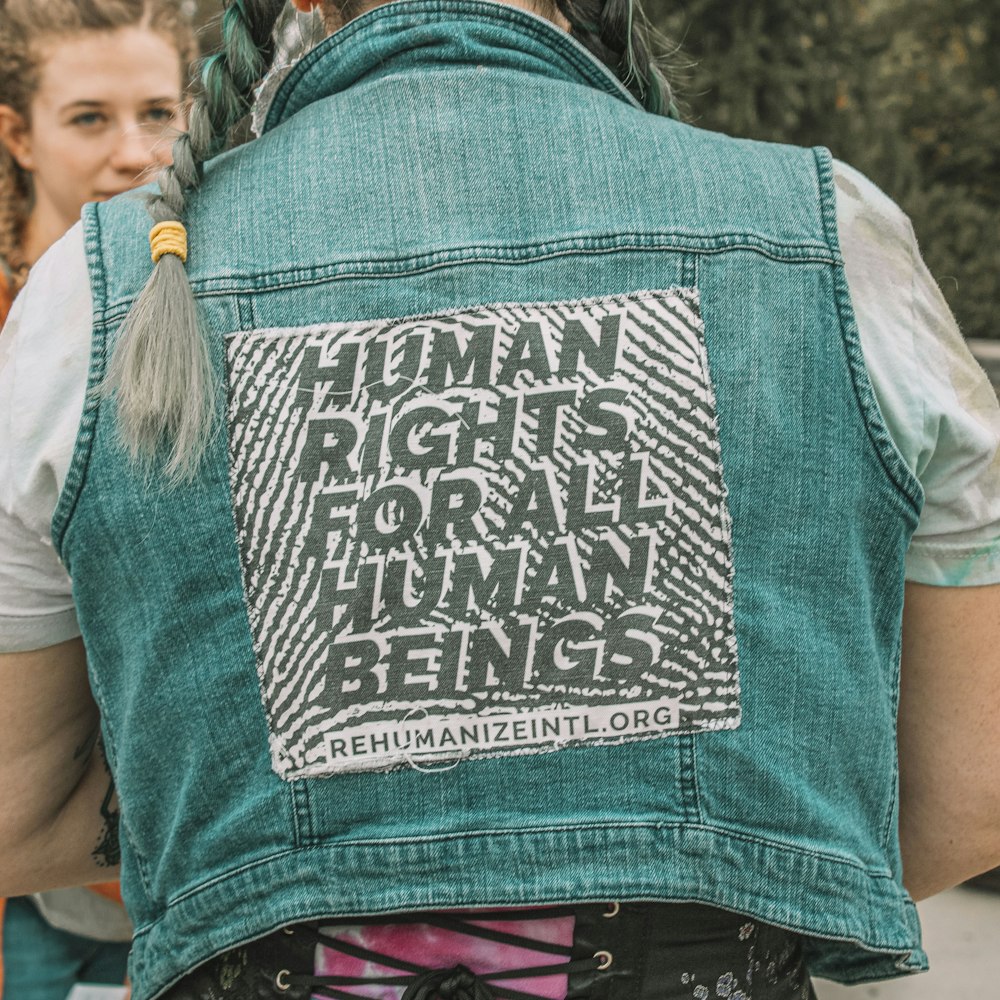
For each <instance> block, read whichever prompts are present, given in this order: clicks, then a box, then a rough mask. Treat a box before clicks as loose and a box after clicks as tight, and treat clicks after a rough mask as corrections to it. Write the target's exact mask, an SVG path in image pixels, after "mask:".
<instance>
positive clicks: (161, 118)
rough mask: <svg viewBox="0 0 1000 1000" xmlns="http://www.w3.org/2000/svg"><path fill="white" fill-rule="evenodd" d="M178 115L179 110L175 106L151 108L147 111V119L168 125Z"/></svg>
mask: <svg viewBox="0 0 1000 1000" xmlns="http://www.w3.org/2000/svg"><path fill="white" fill-rule="evenodd" d="M176 117H177V111H176V110H175V109H174V108H170V107H162V108H150V109H149V110H148V111H147V112H146V119H147V120H148V121H151V122H158V123H160V124H163V125H168V124H169V123H170V122H172V121H173V120H174V118H176Z"/></svg>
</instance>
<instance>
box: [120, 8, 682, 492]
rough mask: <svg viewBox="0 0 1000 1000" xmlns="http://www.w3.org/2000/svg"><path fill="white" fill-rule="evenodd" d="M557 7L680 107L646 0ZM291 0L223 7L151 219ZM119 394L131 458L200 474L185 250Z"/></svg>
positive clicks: (146, 319) (238, 103) (208, 376)
mask: <svg viewBox="0 0 1000 1000" xmlns="http://www.w3.org/2000/svg"><path fill="white" fill-rule="evenodd" d="M540 2H541V3H549V4H554V5H555V6H549V7H548V8H547V9H548V10H550V11H552V10H555V9H556V8H557V9H558V10H559V11H560V12H561V13H562V14H563V16H564V17H566V19H567V20H568V21H569V23H570V25H571V27H572V31H573V34H574V36H575V37H576V38H577V39H578V40H579V41H580V42H581V43H582V44H583V45H585V46H586V47H587V48H588V49H589V50H590V51H591V52H592V53H593V54H594V55H595V56H596V57H597V58H598V59H600V60H601V61H602V62H603V63H605V64H606V65H607V66H608V67H609V68H610V69H611V70H612V71H613V72H614V73H615V74H616V75H617V76H618V77H619V79H621V80H622V82H623V83H624V85H625V86H626V87H628V89H629V90H630V91H631V93H632V94H633V95H634V96H635V97H636V98H637V99H638V100H639V102H640V103H641V104H642V106H643V107H645V108H646V109H647V110H649V111H651V112H653V113H655V114H668V113H673V105H672V102H671V95H670V88H669V86H668V84H667V81H666V79H665V77H664V75H663V74H662V73H661V72H660V70H659V69H658V67H657V65H656V62H655V60H654V59H653V56H652V53H651V48H650V45H649V41H648V38H649V32H648V25H647V22H646V18H645V16H644V15H643V13H642V11H641V8H640V7H639V0H540ZM374 6H377V3H373V2H372V0H341V2H339V3H338V2H336V0H334V2H329V3H327V4H326V5H325V16H326V23H327V25H328V27H331V28H332V27H333V26H335V25H337V24H339V23H343V22H346V21H347V20H350V19H351V18H353V17H355V16H357V15H358V14H360V13H362V12H364V11H365V10H367V9H370V8H372V7H374ZM283 7H284V3H283V0H229V2H227V3H226V6H225V10H224V13H223V15H222V49H221V51H220V52H219V53H218V54H217V55H213V56H211V57H210V58H208V59H206V60H205V61H204V63H203V64H202V71H201V79H202V93H201V94H200V95H199V96H198V98H197V99H196V100H195V102H194V105H193V107H192V110H191V115H190V122H191V124H190V131H189V132H188V133H186V134H184V135H182V136H181V137H180V138H179V139H178V140H177V142H176V143H175V145H174V162H173V165H172V166H170V167H168V168H166V169H165V170H164V172H163V173H162V175H161V177H160V191H159V193H158V194H155V195H151V196H150V198H149V201H148V208H149V214H150V215H151V216H152V219H153V221H154V222H164V221H183V218H184V211H185V203H186V200H187V197H188V195H189V193H190V192H192V191H193V190H194V189H196V188H197V187H198V185H199V183H200V181H201V178H202V169H203V166H202V165H203V164H204V162H205V161H206V160H207V159H209V158H210V157H212V156H215V155H216V154H217V153H219V152H221V151H222V150H223V149H224V148H225V146H226V144H227V141H228V139H229V137H230V135H231V132H232V130H233V127H234V126H235V125H236V124H237V123H238V122H240V121H241V119H243V118H244V117H245V115H246V114H247V113H248V111H249V110H250V106H251V102H252V99H253V92H254V89H255V87H256V86H257V84H258V83H259V82H260V80H261V78H262V77H263V76H264V74H265V73H266V71H267V69H268V67H269V66H270V64H271V62H272V60H273V58H274V47H275V46H274V28H275V24H276V22H277V20H278V17H279V15H280V14H281V11H282V9H283ZM102 392H103V393H104V394H105V395H108V394H111V393H115V394H116V395H117V403H118V421H119V428H120V432H121V436H122V440H123V442H124V444H125V446H126V447H127V448H128V450H129V451H130V452H131V454H132V455H133V457H135V458H137V459H151V458H152V457H153V456H155V455H157V454H158V453H159V451H160V449H161V447H164V446H165V447H167V448H168V449H169V451H168V454H167V456H166V459H165V467H164V472H165V473H166V475H167V477H168V478H169V479H171V480H174V481H179V480H185V479H189V478H191V477H193V476H194V475H195V474H196V472H197V470H198V467H199V465H200V462H201V458H202V456H203V454H204V451H205V448H206V446H207V444H208V441H209V440H210V438H211V435H212V432H213V425H214V415H215V412H216V411H215V403H216V393H217V386H216V385H215V381H214V375H213V372H212V367H211V362H210V359H209V353H208V346H207V341H206V338H205V336H204V334H203V331H202V330H201V328H200V323H199V318H198V309H197V306H196V303H195V299H194V294H193V292H192V290H191V285H190V283H189V281H188V278H187V272H186V271H185V268H184V264H183V263H182V262H181V260H180V258H179V257H176V256H174V255H173V254H165V255H164V256H162V257H161V258H160V260H159V262H158V263H157V264H156V265H155V266H154V267H153V272H152V274H151V276H150V278H149V280H148V282H147V283H146V286H145V287H144V288H143V290H142V292H141V293H140V295H139V296H138V298H137V299H136V300H135V302H134V304H133V306H132V309H131V311H130V312H129V314H128V316H127V317H126V319H125V323H124V325H123V327H122V331H121V333H120V335H119V338H118V342H117V344H116V346H115V351H114V354H113V356H112V358H111V362H110V365H109V369H108V373H107V377H106V378H105V381H104V384H103V386H102Z"/></svg>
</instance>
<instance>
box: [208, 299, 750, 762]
mask: <svg viewBox="0 0 1000 1000" xmlns="http://www.w3.org/2000/svg"><path fill="white" fill-rule="evenodd" d="M227 355H228V364H229V408H228V421H229V437H230V458H231V483H232V496H233V504H234V509H235V514H236V523H237V529H238V534H239V541H240V547H241V557H242V563H243V573H244V585H245V589H246V595H247V604H248V608H249V618H250V626H251V631H252V634H253V639H254V644H255V649H256V655H257V667H258V673H259V677H260V685H261V692H262V698H263V702H264V706H265V709H266V711H267V716H268V720H269V725H270V732H271V749H272V759H273V766H274V769H275V771H276V772H277V773H278V774H280V775H282V776H283V777H285V778H294V777H300V776H305V775H311V776H318V775H331V774H336V773H340V772H352V771H362V770H370V769H387V768H391V767H396V766H400V765H403V764H407V763H408V764H411V765H414V766H423V765H425V764H433V763H435V762H440V761H456V760H458V759H461V758H464V757H468V756H470V755H476V754H490V755H496V754H511V753H532V752H542V751H550V750H556V749H559V748H561V747H564V746H570V745H578V744H583V743H617V742H621V741H623V740H635V739H646V738H651V737H657V736H662V735H665V734H668V733H681V732H696V731H703V730H707V729H725V728H734V727H736V726H738V725H739V718H740V710H739V680H738V672H737V652H736V639H735V634H734V630H733V596H732V559H731V553H730V527H729V516H728V512H727V508H726V497H725V487H724V484H723V479H722V470H721V464H720V455H719V442H718V428H717V421H716V413H715V401H714V396H713V393H712V387H711V380H710V377H709V372H708V361H707V356H706V353H705V348H704V341H703V328H702V322H701V317H700V315H699V309H698V293H697V290H696V289H673V290H670V291H665V292H650V293H637V294H634V295H629V296H620V297H612V298H603V299H593V300H588V301H583V302H566V303H555V304H550V305H519V304H514V305H509V304H508V305H498V306H489V307H484V308H481V309H471V310H466V311H462V312H453V313H447V314H440V315H434V316H425V317H418V318H407V319H401V320H379V321H373V322H363V323H337V324H329V325H322V326H314V327H307V328H298V329H294V330H264V331H250V332H244V333H236V334H232V335H230V336H229V337H228V338H227Z"/></svg>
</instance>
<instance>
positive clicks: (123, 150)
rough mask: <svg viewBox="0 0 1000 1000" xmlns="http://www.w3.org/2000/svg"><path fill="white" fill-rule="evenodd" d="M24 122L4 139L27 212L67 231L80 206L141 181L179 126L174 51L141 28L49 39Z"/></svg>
mask: <svg viewBox="0 0 1000 1000" xmlns="http://www.w3.org/2000/svg"><path fill="white" fill-rule="evenodd" d="M42 60H43V61H42V64H41V71H40V80H39V86H38V90H37V92H36V93H35V96H34V98H33V100H32V102H31V108H30V120H29V122H28V123H26V124H24V125H23V127H22V128H21V129H20V130H14V131H13V132H12V131H10V130H7V129H5V136H4V141H5V142H6V144H7V146H8V148H9V149H10V150H11V152H12V153H13V154H14V157H15V159H16V160H17V161H18V163H20V165H21V166H22V167H23V168H24V169H25V170H27V171H29V172H30V173H31V175H32V180H33V183H34V191H35V203H34V206H33V209H32V215H40V216H41V217H42V218H44V220H45V222H46V223H47V224H49V225H51V224H53V223H55V222H57V221H58V222H61V223H62V225H63V228H64V229H68V228H69V227H70V226H71V225H73V224H74V223H75V222H76V221H77V219H78V218H79V217H80V209H81V208H82V207H83V205H84V203H85V202H88V201H104V200H106V199H107V198H110V197H111V196H112V195H116V194H119V193H121V192H122V191H127V190H129V189H130V188H133V187H136V186H138V185H140V184H143V183H145V182H146V181H148V180H149V179H150V178H151V176H152V175H153V174H154V173H155V171H156V170H157V169H158V168H159V167H161V166H163V165H164V164H166V163H169V162H170V147H171V143H172V142H173V139H174V138H175V134H176V130H177V129H178V128H183V126H184V123H183V120H182V114H183V111H182V108H181V100H182V82H181V64H180V58H179V56H178V53H177V50H176V49H175V48H174V47H173V46H172V45H171V44H170V42H169V41H167V40H166V39H165V38H163V37H162V36H161V35H158V34H156V33H155V32H153V31H150V30H148V29H146V28H121V29H119V30H117V31H113V32H93V33H90V32H88V33H86V34H82V35H76V36H73V37H70V38H64V39H58V40H54V41H52V42H50V43H48V44H47V45H45V46H44V48H43V49H42Z"/></svg>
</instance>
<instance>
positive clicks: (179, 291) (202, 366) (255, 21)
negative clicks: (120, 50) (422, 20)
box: [101, 0, 285, 481]
mask: <svg viewBox="0 0 1000 1000" xmlns="http://www.w3.org/2000/svg"><path fill="white" fill-rule="evenodd" d="M284 6H285V5H284V0H229V2H228V3H227V4H226V7H225V10H224V12H223V15H222V47H221V50H220V51H219V52H218V53H217V54H215V55H213V56H210V57H209V58H207V59H205V60H204V61H203V62H202V65H201V90H200V93H199V94H198V96H197V97H196V99H195V101H194V103H193V105H192V107H191V113H190V127H189V130H188V132H186V133H183V134H182V135H181V136H180V137H179V138H178V139H177V141H176V142H175V143H174V147H173V163H172V164H171V165H170V166H168V167H166V168H164V170H163V171H162V172H161V174H160V178H159V191H158V192H156V193H155V194H151V195H149V197H148V200H147V206H146V207H147V209H148V211H149V214H150V216H151V217H152V220H153V222H154V223H161V222H179V221H181V220H182V219H183V218H184V212H185V207H186V202H187V198H188V195H189V194H190V193H191V192H193V191H194V190H196V189H197V188H198V186H199V185H200V183H201V180H202V176H203V170H204V163H205V161H206V160H208V159H211V158H212V157H213V156H215V155H216V154H218V153H219V152H221V151H222V150H223V149H224V148H225V147H226V145H227V143H228V141H229V139H230V137H231V133H232V131H233V129H234V127H235V126H236V125H237V124H238V123H240V122H241V121H242V120H243V119H244V118H245V117H246V115H247V114H248V112H249V111H250V107H251V104H252V102H253V92H254V88H255V87H256V85H257V84H258V83H259V82H260V80H261V78H262V77H263V76H264V74H265V73H266V71H267V69H268V67H269V66H270V64H271V61H272V60H273V58H274V40H273V33H274V27H275V23H276V22H277V20H278V16H279V15H280V13H281V11H282V9H283V8H284ZM101 391H102V394H103V395H109V394H111V393H112V392H117V403H118V421H119V428H120V433H121V437H122V441H123V442H124V444H125V446H126V448H127V449H128V450H129V452H130V453H131V454H132V456H133V458H136V459H138V458H143V457H149V456H152V455H153V454H155V453H156V452H157V451H158V450H159V448H160V447H161V445H163V444H167V445H168V446H169V449H170V450H169V455H168V457H167V458H166V462H165V466H164V472H165V473H166V475H167V477H168V479H171V480H173V481H180V480H184V479H190V478H191V477H192V476H193V475H194V473H195V472H196V471H197V468H198V466H199V464H200V461H201V457H202V455H203V454H204V451H205V448H206V446H207V444H208V441H209V440H210V437H211V433H212V430H213V426H214V421H215V395H216V387H215V379H214V375H213V372H212V365H211V361H210V358H209V353H208V344H207V341H206V338H205V336H204V334H203V332H202V329H201V323H200V320H199V315H198V310H197V306H196V303H195V299H194V293H193V291H192V289H191V284H190V282H189V281H188V276H187V272H186V270H185V268H184V263H183V261H182V260H181V258H180V257H178V256H175V255H174V254H173V253H167V254H164V255H163V256H162V257H160V259H159V260H158V261H157V263H156V264H155V265H154V267H153V271H152V274H151V275H150V277H149V280H148V281H147V282H146V285H145V287H144V288H143V289H142V291H141V292H140V294H139V296H138V297H137V298H136V300H135V302H134V303H133V305H132V308H131V310H130V311H129V314H128V316H127V317H126V319H125V323H124V325H123V327H122V330H121V333H120V335H119V338H118V342H117V344H116V346H115V351H114V354H113V355H112V358H111V362H110V365H109V368H108V372H107V375H106V377H105V380H104V384H103V385H102V387H101Z"/></svg>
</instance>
